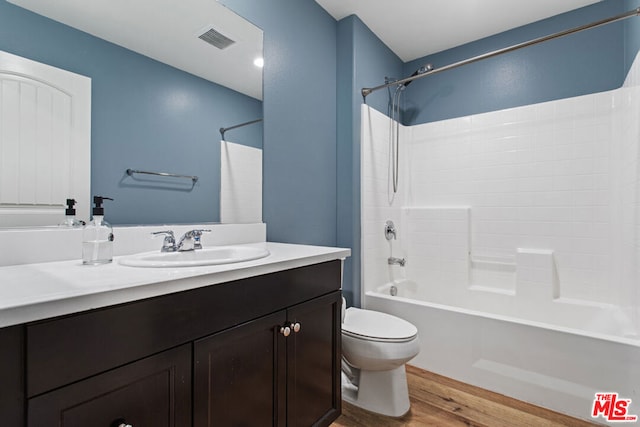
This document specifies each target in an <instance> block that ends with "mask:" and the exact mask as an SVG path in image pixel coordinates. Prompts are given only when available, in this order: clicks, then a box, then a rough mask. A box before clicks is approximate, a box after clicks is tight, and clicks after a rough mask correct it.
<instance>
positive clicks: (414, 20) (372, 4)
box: [316, 0, 600, 62]
mask: <svg viewBox="0 0 640 427" xmlns="http://www.w3.org/2000/svg"><path fill="white" fill-rule="evenodd" d="M598 1H600V0H561V1H559V0H530V1H519V0H316V2H317V3H318V4H320V6H322V7H323V8H324V9H325V10H326V11H327V12H329V13H330V14H331V15H332V16H333V17H334V18H335V19H337V20H340V19H342V18H344V17H346V16H349V15H353V14H355V15H357V16H358V17H359V18H360V19H361V20H362V21H363V22H364V23H365V24H366V25H367V26H368V27H369V28H370V29H371V31H373V32H374V33H375V34H376V35H377V36H378V38H380V39H381V40H382V41H383V42H384V43H385V44H386V45H387V46H388V47H389V48H390V49H391V50H392V51H393V52H395V54H396V55H398V56H399V57H400V59H402V61H404V62H408V61H412V60H414V59H417V58H421V57H423V56H426V55H429V54H432V53H435V52H440V51H442V50H446V49H449V48H452V47H456V46H460V45H462V44H465V43H468V42H471V41H474V40H478V39H481V38H484V37H487V36H490V35H493V34H498V33H501V32H503V31H506V30H509V29H512V28H516V27H520V26H522V25H525V24H529V23H531V22H535V21H539V20H541V19H544V18H548V17H551V16H554V15H557V14H559V13H563V12H568V11H570V10H573V9H577V8H580V7H583V6H587V5H589V4H592V3H597V2H598ZM585 24H586V22H585Z"/></svg>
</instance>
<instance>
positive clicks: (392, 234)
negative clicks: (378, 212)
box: [384, 220, 396, 240]
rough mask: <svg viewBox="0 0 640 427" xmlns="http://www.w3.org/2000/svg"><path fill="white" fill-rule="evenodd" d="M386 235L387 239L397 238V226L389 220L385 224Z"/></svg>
mask: <svg viewBox="0 0 640 427" xmlns="http://www.w3.org/2000/svg"><path fill="white" fill-rule="evenodd" d="M384 237H385V238H386V239H387V240H391V239H394V240H395V239H396V226H395V225H394V224H393V221H391V220H389V221H387V222H386V223H385V224H384Z"/></svg>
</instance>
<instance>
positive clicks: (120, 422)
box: [111, 418, 133, 427]
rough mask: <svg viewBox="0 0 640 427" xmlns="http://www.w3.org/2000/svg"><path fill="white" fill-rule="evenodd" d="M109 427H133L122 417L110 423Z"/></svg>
mask: <svg viewBox="0 0 640 427" xmlns="http://www.w3.org/2000/svg"><path fill="white" fill-rule="evenodd" d="M111 427H133V426H132V425H131V424H129V423H128V422H127V421H126V420H125V419H124V418H118V419H117V420H115V421H113V422H112V423H111Z"/></svg>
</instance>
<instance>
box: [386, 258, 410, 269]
mask: <svg viewBox="0 0 640 427" xmlns="http://www.w3.org/2000/svg"><path fill="white" fill-rule="evenodd" d="M387 262H388V263H389V265H396V264H397V265H399V266H400V267H404V265H405V264H406V263H407V260H406V259H404V258H394V257H389V259H388V260H387Z"/></svg>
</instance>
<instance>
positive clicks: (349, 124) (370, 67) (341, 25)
mask: <svg viewBox="0 0 640 427" xmlns="http://www.w3.org/2000/svg"><path fill="white" fill-rule="evenodd" d="M401 73H402V61H401V60H400V58H398V57H397V56H396V55H395V54H394V53H393V52H392V51H391V50H390V49H389V48H388V47H387V46H386V45H384V44H383V43H382V42H381V41H380V39H378V38H377V37H376V36H375V34H373V33H372V32H371V30H369V28H368V27H367V26H366V25H364V23H363V22H362V21H361V20H360V19H359V18H358V17H357V16H349V17H346V18H344V19H342V20H341V21H340V22H338V106H337V112H338V128H337V141H338V164H337V166H338V183H339V186H338V193H337V196H338V224H337V226H338V241H337V244H338V246H343V247H349V248H352V256H351V258H350V259H349V260H347V262H346V263H345V270H344V282H343V288H344V294H345V297H346V298H347V301H348V303H349V305H356V306H360V268H361V265H360V254H361V250H360V249H361V248H360V238H361V236H360V223H361V222H360V106H361V104H362V96H361V95H360V89H361V88H362V87H363V86H370V85H378V84H381V83H384V76H391V77H397V76H399V75H400V74H401ZM385 94H386V92H385ZM370 105H371V106H372V107H374V108H376V109H378V110H380V111H382V112H386V111H387V98H386V97H385V96H380V97H375V98H372V99H371V102H370Z"/></svg>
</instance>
